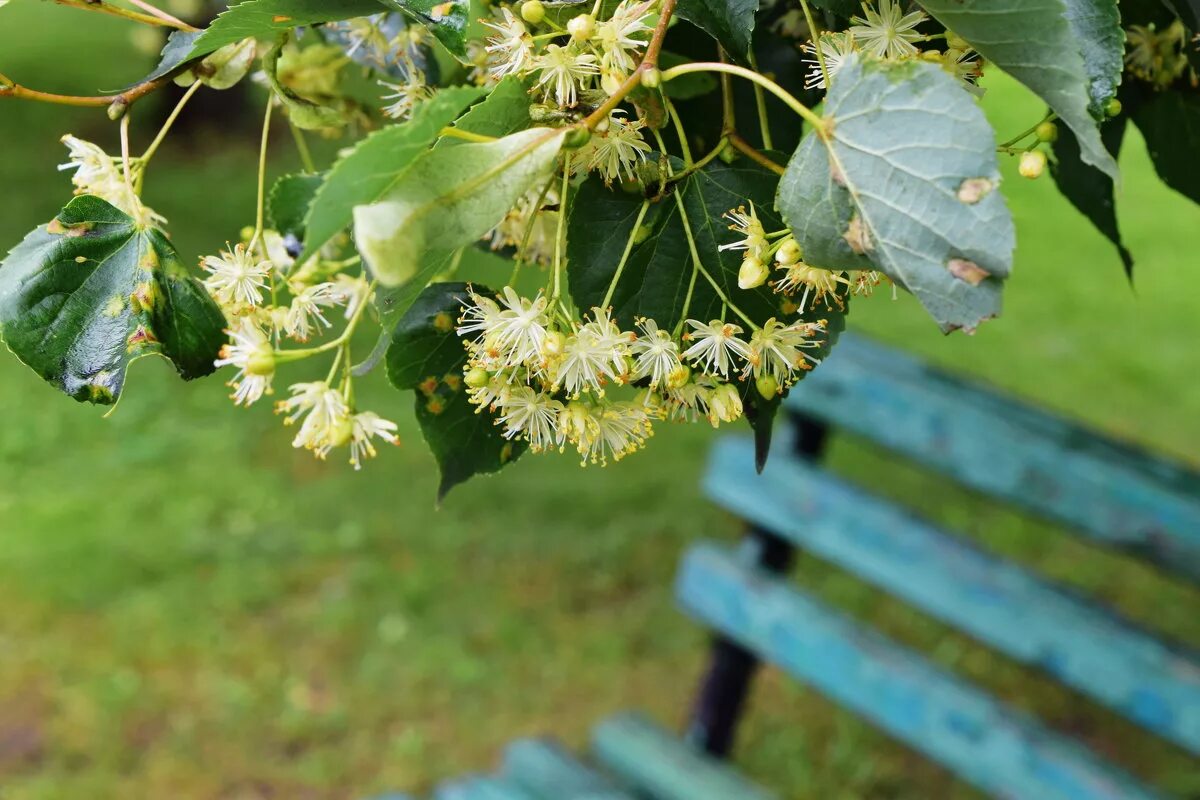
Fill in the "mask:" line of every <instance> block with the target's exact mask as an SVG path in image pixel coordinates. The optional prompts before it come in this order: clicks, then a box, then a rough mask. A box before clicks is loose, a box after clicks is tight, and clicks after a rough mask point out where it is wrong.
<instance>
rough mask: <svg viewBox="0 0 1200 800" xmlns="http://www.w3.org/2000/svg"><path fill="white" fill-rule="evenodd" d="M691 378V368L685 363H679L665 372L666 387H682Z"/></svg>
mask: <svg viewBox="0 0 1200 800" xmlns="http://www.w3.org/2000/svg"><path fill="white" fill-rule="evenodd" d="M691 379H692V369H691V367H689V366H688V365H687V364H680V365H679V366H678V367H676V368H675V369H673V370H671V371H670V372H669V373H667V388H668V389H682V388H683V387H684V386H686V385H687V382H688V381H690V380H691Z"/></svg>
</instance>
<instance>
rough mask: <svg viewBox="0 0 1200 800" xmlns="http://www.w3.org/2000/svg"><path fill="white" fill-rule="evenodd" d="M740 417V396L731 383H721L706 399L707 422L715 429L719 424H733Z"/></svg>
mask: <svg viewBox="0 0 1200 800" xmlns="http://www.w3.org/2000/svg"><path fill="white" fill-rule="evenodd" d="M741 416H742V396H741V395H740V394H738V390H737V387H736V386H734V385H733V384H732V383H722V384H721V385H720V386H718V387H717V388H715V389H713V390H712V394H711V395H709V397H708V421H709V422H711V423H712V426H713V427H714V428H715V427H717V424H718V423H720V422H734V421H736V420H738V419H740V418H741Z"/></svg>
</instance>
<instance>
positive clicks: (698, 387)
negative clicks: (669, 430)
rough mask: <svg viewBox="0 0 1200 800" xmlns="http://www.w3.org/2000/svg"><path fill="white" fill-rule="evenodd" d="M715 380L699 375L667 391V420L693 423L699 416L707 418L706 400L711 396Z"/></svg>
mask: <svg viewBox="0 0 1200 800" xmlns="http://www.w3.org/2000/svg"><path fill="white" fill-rule="evenodd" d="M715 385H716V383H715V379H713V378H710V377H709V376H707V375H700V376H699V377H697V379H696V380H694V381H693V380H689V381H687V382H685V383H683V384H682V385H680V386H675V387H672V388H669V389H668V390H667V418H668V419H673V420H680V421H686V422H695V421H696V420H697V419H698V418H699V417H700V415H704V416H708V399H709V397H710V396H711V395H712V390H713V387H714V386H715Z"/></svg>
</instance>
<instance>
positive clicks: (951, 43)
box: [946, 31, 971, 50]
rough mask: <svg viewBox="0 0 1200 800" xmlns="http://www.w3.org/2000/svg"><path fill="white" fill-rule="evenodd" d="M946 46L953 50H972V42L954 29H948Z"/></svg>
mask: <svg viewBox="0 0 1200 800" xmlns="http://www.w3.org/2000/svg"><path fill="white" fill-rule="evenodd" d="M946 46H947V47H949V48H951V49H952V50H970V49H971V43H970V42H968V41H967V40H966V39H964V38H962V37H961V36H959V35H958V34H957V33H955V32H954V31H946Z"/></svg>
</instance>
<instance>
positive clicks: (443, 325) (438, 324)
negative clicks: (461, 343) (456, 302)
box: [433, 311, 454, 333]
mask: <svg viewBox="0 0 1200 800" xmlns="http://www.w3.org/2000/svg"><path fill="white" fill-rule="evenodd" d="M433 329H434V330H435V331H437V332H438V333H449V332H450V331H452V330H454V318H453V317H451V316H450V315H449V314H447V313H446V312H445V311H440V312H438V314H437V315H436V316H434V318H433Z"/></svg>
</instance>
